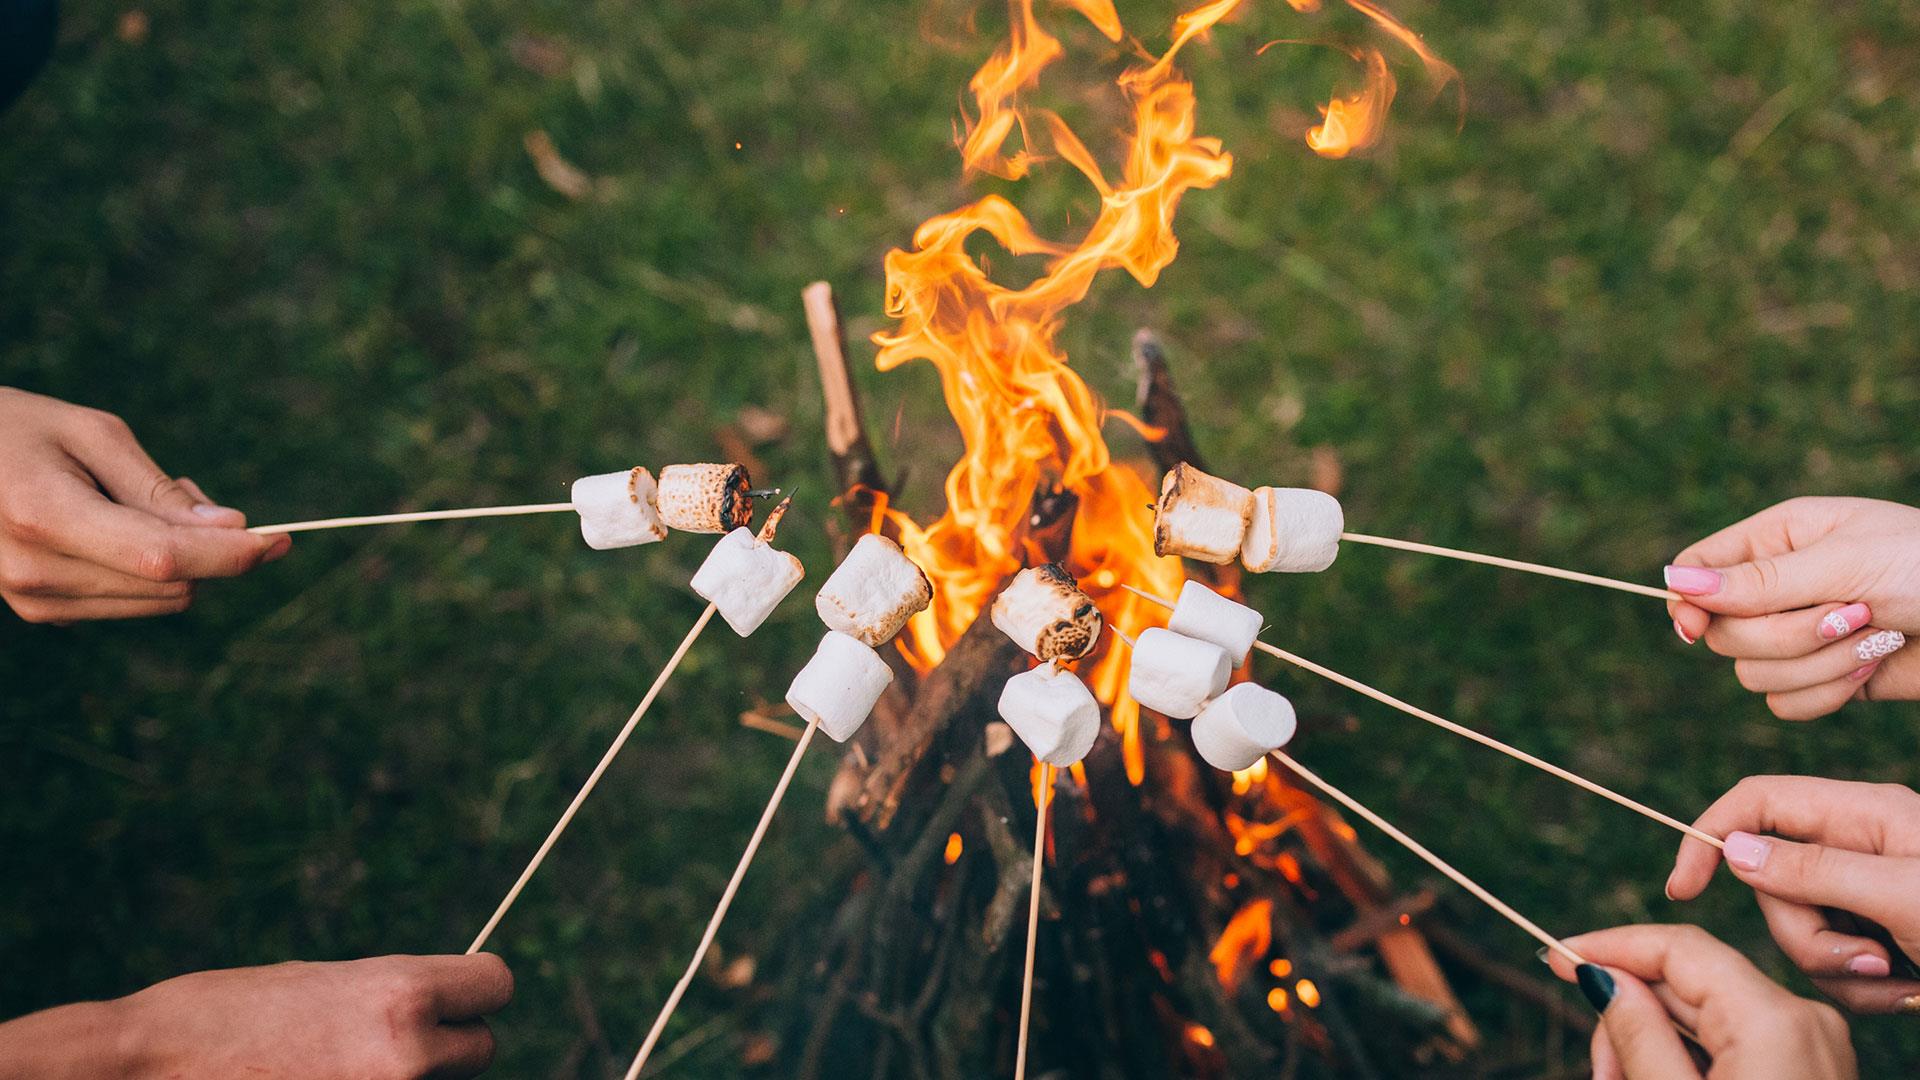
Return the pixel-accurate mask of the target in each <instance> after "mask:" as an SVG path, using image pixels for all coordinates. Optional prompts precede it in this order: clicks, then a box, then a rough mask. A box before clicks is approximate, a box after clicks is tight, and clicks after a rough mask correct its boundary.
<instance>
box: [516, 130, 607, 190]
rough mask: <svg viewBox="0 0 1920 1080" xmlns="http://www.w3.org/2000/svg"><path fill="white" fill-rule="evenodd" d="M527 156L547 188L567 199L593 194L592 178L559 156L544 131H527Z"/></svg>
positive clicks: (557, 150)
mask: <svg viewBox="0 0 1920 1080" xmlns="http://www.w3.org/2000/svg"><path fill="white" fill-rule="evenodd" d="M524 142H525V144H526V147H527V156H528V157H530V158H532V159H533V168H534V171H535V172H537V173H539V174H540V179H542V180H544V181H546V183H547V186H548V187H550V188H552V189H553V190H555V191H557V192H559V193H560V194H562V195H565V196H566V197H567V198H569V199H584V198H586V197H587V196H589V195H591V194H593V177H591V176H588V175H587V174H586V173H584V172H582V171H580V169H579V168H578V167H577V166H575V165H574V164H573V163H572V162H570V161H568V160H567V159H566V158H563V157H561V156H560V151H559V149H557V148H556V147H555V146H554V145H553V139H552V137H550V136H549V135H548V134H547V133H546V132H544V131H529V132H527V137H526V139H525V140H524Z"/></svg>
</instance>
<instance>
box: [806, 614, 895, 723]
mask: <svg viewBox="0 0 1920 1080" xmlns="http://www.w3.org/2000/svg"><path fill="white" fill-rule="evenodd" d="M892 681H893V671H892V669H890V668H888V667H887V662H886V661H885V660H882V659H881V658H880V654H879V653H877V652H874V651H873V649H872V648H871V647H870V646H867V645H864V644H862V643H861V642H860V641H859V640H858V639H856V638H854V637H851V636H849V635H847V634H843V633H841V632H840V631H838V630H829V631H827V636H826V637H823V638H821V639H820V648H818V649H817V650H815V651H814V654H813V659H811V660H809V661H807V666H806V667H803V668H801V669H800V674H798V675H795V676H794V677H793V684H792V685H791V686H789V687H787V704H789V705H791V706H793V711H794V712H796V713H798V714H799V715H800V719H802V720H805V721H807V722H808V723H812V722H813V721H815V720H818V721H820V730H821V731H824V732H826V733H827V735H828V737H830V738H832V739H833V741H835V742H846V741H847V740H848V739H850V738H852V737H853V733H854V732H856V731H859V730H860V726H861V725H862V724H865V723H866V722H867V717H868V715H870V714H871V713H872V712H873V707H874V705H875V704H876V703H877V702H879V700H880V695H881V694H883V693H885V692H886V689H887V684H888V683H891V682H892Z"/></svg>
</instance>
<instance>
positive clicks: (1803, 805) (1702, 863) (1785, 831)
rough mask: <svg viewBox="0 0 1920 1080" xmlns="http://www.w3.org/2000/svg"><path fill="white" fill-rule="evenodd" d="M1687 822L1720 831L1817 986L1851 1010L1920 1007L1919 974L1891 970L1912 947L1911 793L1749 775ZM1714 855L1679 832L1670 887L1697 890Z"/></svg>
mask: <svg viewBox="0 0 1920 1080" xmlns="http://www.w3.org/2000/svg"><path fill="white" fill-rule="evenodd" d="M1694 824H1695V825H1696V826H1698V827H1699V829H1700V830H1701V831H1702V832H1705V833H1708V834H1710V835H1713V836H1722V837H1725V838H1726V843H1727V848H1726V851H1725V853H1724V858H1725V860H1726V863H1727V867H1728V869H1730V870H1731V871H1732V872H1733V875H1734V876H1735V877H1737V878H1739V879H1740V880H1741V881H1744V882H1746V883H1747V884H1749V885H1751V886H1753V889H1754V899H1756V900H1757V901H1759V903H1760V912H1761V914H1762V915H1764V916H1766V920H1767V928H1768V929H1769V930H1771V931H1772V932H1773V939H1774V940H1775V941H1776V942H1779V944H1780V949H1781V951H1782V952H1784V953H1786V954H1787V958H1788V959H1790V960H1792V961H1793V962H1794V963H1795V964H1798V965H1799V966H1800V970H1802V971H1804V972H1806V973H1807V975H1808V976H1809V977H1811V978H1812V979H1813V982H1814V985H1815V986H1818V987H1819V988H1820V989H1821V990H1822V991H1824V992H1826V993H1827V994H1828V995H1830V996H1831V997H1833V998H1834V999H1835V1000H1837V1001H1839V1002H1840V1003H1841V1004H1843V1005H1845V1006H1846V1007H1847V1008H1849V1009H1851V1010H1852V1011H1854V1012H1856V1013H1886V1012H1903V1013H1920V980H1914V979H1908V978H1897V977H1894V976H1893V975H1892V972H1893V969H1894V966H1895V963H1896V962H1899V961H1903V960H1905V959H1907V958H1916V957H1920V793H1915V792H1914V791H1912V790H1910V789H1908V788H1904V787H1901V786H1899V785H1898V784H1859V783H1848V782H1845V781H1840V780H1822V779H1818V778H1816V777H1811V776H1753V777H1748V778H1747V779H1745V780H1742V781H1740V783H1738V784H1736V785H1735V786H1734V788H1733V790H1731V791H1729V792H1727V793H1726V794H1725V795H1722V796H1721V797H1720V798H1719V800H1718V801H1716V802H1715V803H1714V804H1713V805H1712V806H1710V807H1708V808H1707V812H1706V813H1704V814H1701V815H1700V819H1699V820H1698V821H1696V822H1694ZM1757 833H1771V834H1774V835H1771V836H1758V835H1755V834H1757ZM1780 837H1791V838H1792V839H1780ZM1795 841H1806V842H1804V843H1797V842H1795ZM1721 859H1722V853H1721V852H1719V851H1716V850H1715V849H1714V848H1713V847H1712V846H1710V845H1708V844H1706V843H1703V842H1702V841H1699V840H1694V839H1691V838H1689V839H1686V840H1683V841H1681V842H1680V854H1679V857H1678V858H1676V859H1675V860H1674V867H1673V874H1672V876H1670V877H1669V878H1668V879H1667V895H1668V896H1670V897H1672V898H1674V899H1675V900H1691V899H1693V898H1694V897H1696V896H1699V895H1700V894H1701V893H1702V892H1704V891H1706V888H1707V883H1708V882H1709V881H1711V880H1712V879H1713V869H1714V867H1715V866H1717V865H1719V863H1720V861H1721ZM1828 909H1834V910H1835V911H1838V912H1841V913H1844V914H1843V915H1840V916H1838V917H1836V916H1835V915H1833V914H1831V913H1830V912H1829V911H1828ZM1853 920H1860V921H1864V922H1867V923H1871V924H1874V925H1873V926H1869V927H1860V926H1855V925H1853ZM1836 922H1838V925H1836ZM1862 931H1864V933H1863V932H1862ZM1870 934H1878V935H1879V937H1878V938H1876V936H1868V935H1870ZM1882 940H1891V941H1892V943H1893V945H1894V947H1895V948H1897V949H1899V950H1900V951H1901V952H1902V953H1904V954H1905V957H1904V958H1903V957H1896V956H1895V955H1894V954H1893V953H1892V952H1891V951H1889V949H1888V948H1887V946H1886V945H1884V944H1882ZM1903 966H1904V965H1903Z"/></svg>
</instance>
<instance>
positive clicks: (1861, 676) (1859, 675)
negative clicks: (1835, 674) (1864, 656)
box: [1847, 660, 1881, 682]
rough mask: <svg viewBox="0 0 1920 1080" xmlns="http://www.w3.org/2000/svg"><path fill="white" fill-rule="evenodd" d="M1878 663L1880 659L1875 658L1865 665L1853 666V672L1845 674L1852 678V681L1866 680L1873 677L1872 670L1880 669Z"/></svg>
mask: <svg viewBox="0 0 1920 1080" xmlns="http://www.w3.org/2000/svg"><path fill="white" fill-rule="evenodd" d="M1880 663H1881V662H1880V661H1878V660H1875V661H1874V662H1873V663H1871V664H1868V665H1866V666H1865V667H1857V668H1854V669H1853V674H1851V675H1849V676H1847V678H1849V679H1852V680H1853V681H1854V682H1866V681H1867V680H1868V679H1870V678H1872V677H1873V673H1874V672H1876V671H1879V670H1880Z"/></svg>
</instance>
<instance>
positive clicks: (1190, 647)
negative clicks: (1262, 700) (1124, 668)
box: [1127, 626, 1233, 720]
mask: <svg viewBox="0 0 1920 1080" xmlns="http://www.w3.org/2000/svg"><path fill="white" fill-rule="evenodd" d="M1232 673H1233V658H1232V657H1230V656H1228V655H1227V650H1225V649H1223V648H1221V647H1220V646H1218V645H1215V644H1214V643H1213V642H1211V641H1201V640H1200V639H1198V638H1190V637H1188V636H1186V635H1185V634H1176V633H1174V632H1173V631H1171V630H1163V629H1161V628H1160V627H1158V626H1155V627H1152V628H1151V629H1149V630H1147V631H1146V632H1145V633H1143V634H1141V635H1140V640H1139V641H1138V642H1137V643H1135V645H1134V647H1133V663H1132V665H1131V668H1130V669H1129V671H1128V673H1127V692H1128V693H1130V694H1132V695H1133V700H1135V701H1137V702H1139V703H1140V704H1141V705H1143V706H1145V707H1147V708H1149V709H1152V710H1153V711H1154V712H1157V713H1164V714H1165V715H1167V716H1171V717H1173V718H1174V719H1176V720H1190V719H1192V718H1193V717H1194V716H1196V715H1198V714H1199V712H1200V709H1201V706H1203V705H1205V704H1206V703H1207V699H1208V698H1211V697H1213V696H1214V695H1215V694H1218V693H1219V692H1220V691H1222V690H1225V689H1226V688H1227V677H1228V676H1229V675H1231V674H1232Z"/></svg>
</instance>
